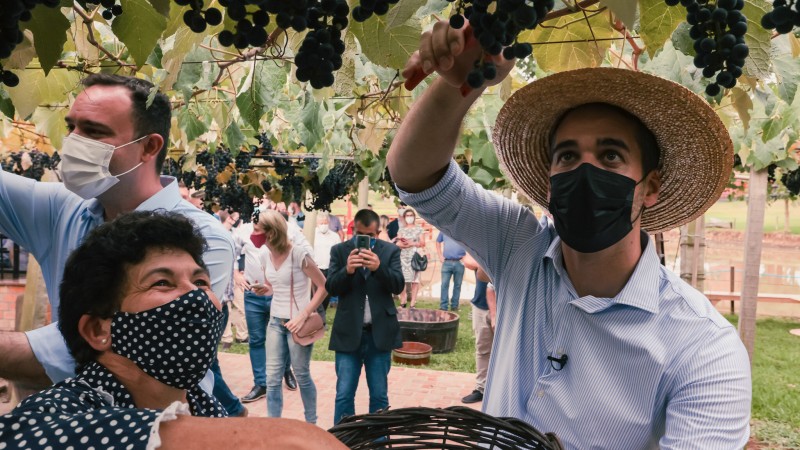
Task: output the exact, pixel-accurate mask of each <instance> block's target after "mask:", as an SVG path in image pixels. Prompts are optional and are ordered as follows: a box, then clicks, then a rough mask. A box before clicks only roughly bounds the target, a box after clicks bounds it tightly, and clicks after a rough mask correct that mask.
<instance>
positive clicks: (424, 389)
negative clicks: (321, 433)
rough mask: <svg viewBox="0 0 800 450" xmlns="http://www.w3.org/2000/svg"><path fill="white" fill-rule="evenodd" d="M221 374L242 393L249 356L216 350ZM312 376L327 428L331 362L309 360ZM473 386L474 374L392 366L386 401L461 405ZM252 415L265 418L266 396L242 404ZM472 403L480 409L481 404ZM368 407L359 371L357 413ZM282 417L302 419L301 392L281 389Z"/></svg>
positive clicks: (248, 382) (249, 382) (332, 393)
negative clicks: (462, 399)
mask: <svg viewBox="0 0 800 450" xmlns="http://www.w3.org/2000/svg"><path fill="white" fill-rule="evenodd" d="M219 361H220V367H221V368H222V376H223V378H225V381H226V382H227V383H228V386H230V388H231V390H232V391H233V393H234V394H236V395H239V396H244V395H245V394H247V393H248V392H250V389H251V388H252V387H253V374H252V371H251V369H250V358H249V357H248V356H247V355H238V354H234V353H225V352H220V353H219ZM311 377H312V378H313V379H314V384H316V385H317V416H318V422H317V425H319V426H320V427H322V428H325V429H328V428H330V427H331V426H332V425H333V403H334V398H335V397H336V373H335V370H334V367H333V363H332V362H325V361H311ZM474 388H475V374H471V373H460V372H441V371H434V370H424V369H411V368H408V367H399V366H392V369H391V370H390V371H389V404H390V405H391V407H392V409H396V408H406V407H411V406H429V407H442V408H443V407H446V406H453V405H463V403H461V397H463V396H465V395H467V394H469V393H470V392H472V390H473V389H474ZM245 406H246V407H247V408H248V409H249V410H250V415H251V416H257V417H266V415H267V404H266V399H261V400H258V401H255V402H252V403H247V404H246V405H245ZM466 406H472V407H474V408H476V409H480V407H481V404H480V403H474V404H472V405H466ZM368 410H369V391H368V389H367V381H366V378H365V376H364V374H363V372H362V374H361V381H360V382H359V384H358V392H357V393H356V414H363V413H366V412H368ZM283 417H288V418H292V419H299V420H303V402H302V401H301V400H300V391H299V390H297V391H289V390H287V389H286V385H285V384H284V388H283Z"/></svg>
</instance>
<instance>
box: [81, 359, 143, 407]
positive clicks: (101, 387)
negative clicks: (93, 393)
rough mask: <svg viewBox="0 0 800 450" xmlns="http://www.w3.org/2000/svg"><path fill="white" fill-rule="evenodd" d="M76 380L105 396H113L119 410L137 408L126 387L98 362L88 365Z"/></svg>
mask: <svg viewBox="0 0 800 450" xmlns="http://www.w3.org/2000/svg"><path fill="white" fill-rule="evenodd" d="M75 378H77V379H78V380H81V381H84V382H86V383H87V384H88V385H89V386H91V387H92V388H93V389H95V390H97V391H102V392H103V393H105V394H109V395H111V398H112V399H113V406H116V407H119V408H135V407H136V405H134V403H133V397H131V394H130V392H128V390H127V389H125V386H123V385H122V383H120V382H119V381H118V380H117V379H116V378H115V377H114V375H113V374H112V373H111V372H110V371H109V370H108V369H106V368H105V366H103V365H102V364H100V363H98V362H96V361H92V362H90V363H88V364H86V366H84V368H83V369H82V370H81V372H80V373H79V374H78V375H77V376H76V377H75Z"/></svg>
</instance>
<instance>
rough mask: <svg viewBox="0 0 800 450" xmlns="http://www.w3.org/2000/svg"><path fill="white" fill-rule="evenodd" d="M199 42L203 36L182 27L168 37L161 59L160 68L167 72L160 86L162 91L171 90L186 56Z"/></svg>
mask: <svg viewBox="0 0 800 450" xmlns="http://www.w3.org/2000/svg"><path fill="white" fill-rule="evenodd" d="M201 42H203V35H202V34H198V33H195V32H193V31H192V30H191V29H189V28H188V27H183V28H181V29H179V30H178V31H177V32H176V33H175V34H174V35H173V36H170V38H169V39H168V40H167V46H166V47H165V51H164V56H163V57H162V58H161V66H162V67H163V68H164V70H166V71H167V76H166V78H164V80H163V81H162V82H161V85H160V88H161V90H162V91H168V90H170V89H172V86H173V85H174V84H175V81H176V80H177V79H178V75H179V74H180V72H181V69H182V67H181V66H182V64H183V61H184V60H185V58H186V55H187V54H188V53H189V52H190V51H191V50H192V49H193V48H195V47H197V46H198V45H199V44H200V43H201ZM198 79H199V78H198Z"/></svg>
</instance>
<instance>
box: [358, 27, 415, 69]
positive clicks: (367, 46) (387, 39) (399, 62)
mask: <svg viewBox="0 0 800 450" xmlns="http://www.w3.org/2000/svg"><path fill="white" fill-rule="evenodd" d="M349 28H350V31H352V32H353V34H354V35H355V37H356V38H357V39H358V42H359V43H360V44H361V51H362V52H363V54H364V56H366V57H367V58H369V60H370V61H372V62H373V63H374V64H377V65H379V66H384V67H391V68H392V69H402V68H403V67H404V66H405V64H406V61H407V60H408V57H409V56H411V54H412V53H414V51H416V50H417V47H419V36H420V35H421V34H422V26H421V25H420V22H419V19H417V18H415V17H412V18H411V19H409V20H408V21H407V22H406V23H404V24H403V25H399V26H396V27H394V28H392V29H391V30H389V29H387V25H386V18H385V16H376V17H370V19H369V20H367V21H365V22H356V21H352V22H351V23H350V27H349Z"/></svg>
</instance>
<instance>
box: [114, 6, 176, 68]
mask: <svg viewBox="0 0 800 450" xmlns="http://www.w3.org/2000/svg"><path fill="white" fill-rule="evenodd" d="M166 27H167V18H166V17H164V16H163V15H161V13H159V12H158V11H156V9H155V8H153V5H151V4H150V3H149V2H148V1H147V0H126V1H125V12H123V14H122V15H121V16H117V17H116V18H115V19H114V21H113V22H112V23H111V29H112V30H113V31H114V34H115V35H116V36H117V37H118V38H119V40H120V41H122V42H123V43H124V44H125V46H126V47H127V48H128V52H129V53H130V55H131V58H133V60H134V61H135V62H136V65H137V66H138V67H141V66H142V65H144V63H145V62H146V61H147V57H148V56H150V52H152V51H153V49H154V48H155V46H156V43H157V42H158V39H159V38H160V37H161V33H163V32H164V30H165V29H166Z"/></svg>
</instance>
